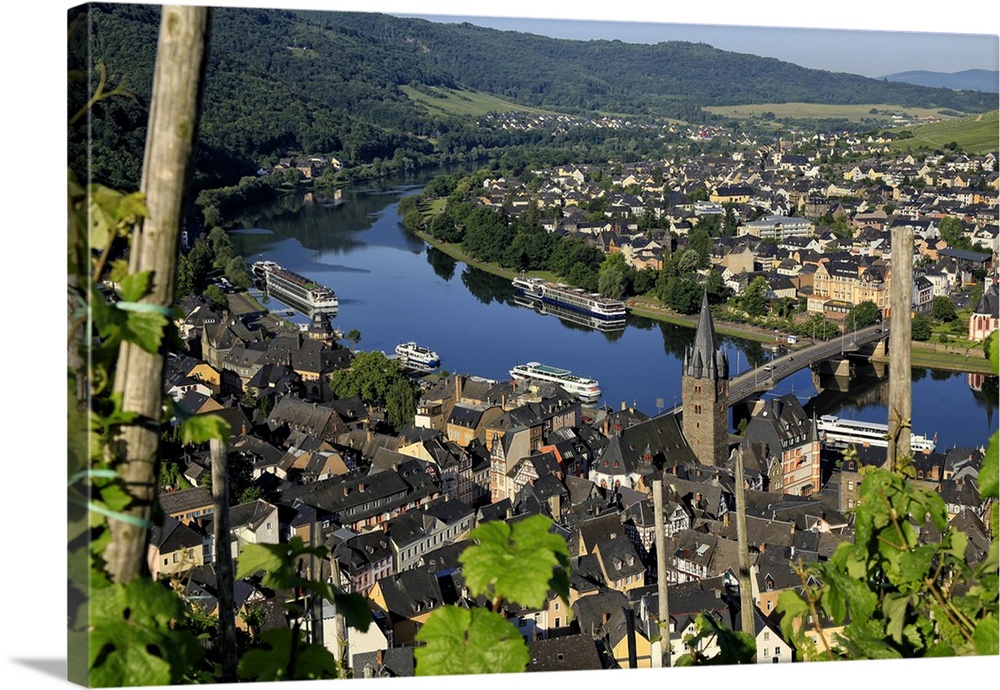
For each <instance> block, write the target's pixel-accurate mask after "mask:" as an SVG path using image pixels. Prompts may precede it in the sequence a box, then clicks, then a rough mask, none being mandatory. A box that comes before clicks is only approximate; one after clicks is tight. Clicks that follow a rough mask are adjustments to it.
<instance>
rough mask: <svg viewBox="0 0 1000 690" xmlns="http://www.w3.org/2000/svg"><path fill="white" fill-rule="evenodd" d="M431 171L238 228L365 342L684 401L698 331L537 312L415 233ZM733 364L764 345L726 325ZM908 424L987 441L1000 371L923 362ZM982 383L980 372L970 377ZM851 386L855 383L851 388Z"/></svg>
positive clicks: (864, 404)
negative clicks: (408, 208)
mask: <svg viewBox="0 0 1000 690" xmlns="http://www.w3.org/2000/svg"><path fill="white" fill-rule="evenodd" d="M427 179H429V177H428V175H427V174H425V175H423V176H420V177H414V178H411V179H407V180H392V181H383V182H377V183H370V184H367V185H365V186H359V187H354V188H349V189H345V190H343V192H342V195H341V197H340V198H339V199H336V200H332V201H323V200H319V199H314V198H311V197H306V198H305V199H303V198H302V197H286V198H284V199H282V200H280V201H278V202H275V203H272V204H268V205H266V206H261V207H258V208H255V209H250V210H249V211H247V212H246V213H245V214H243V215H242V216H241V217H239V218H238V219H237V225H238V226H239V227H238V229H235V230H233V231H232V232H231V237H232V240H233V244H234V247H235V249H236V251H237V252H238V253H240V254H242V255H243V256H244V257H246V260H247V261H248V263H249V262H252V261H256V260H258V259H260V258H264V259H269V260H271V261H276V262H277V263H279V264H281V265H282V266H285V267H287V268H289V269H290V270H292V271H295V272H297V273H300V274H302V275H304V276H307V277H309V278H311V279H313V280H315V281H317V282H319V283H322V284H324V285H328V286H329V287H331V288H333V289H334V290H335V291H336V293H337V296H338V298H339V300H340V311H339V313H338V314H337V316H336V317H335V319H334V325H335V326H336V327H337V328H339V329H340V330H341V331H343V332H345V333H346V332H348V331H350V330H352V329H356V330H358V331H360V333H361V341H360V343H359V344H358V346H357V347H358V348H360V349H365V350H381V351H384V352H386V353H392V352H393V350H394V348H395V346H396V345H397V344H399V343H400V342H403V341H409V340H413V341H416V342H417V343H419V344H421V345H424V346H426V347H430V348H431V349H434V350H436V351H437V352H438V353H439V354H440V356H441V360H442V369H444V370H447V371H451V372H460V373H464V374H470V375H475V376H482V377H485V378H489V379H494V380H504V379H508V378H509V374H508V372H509V370H510V369H511V367H513V366H514V365H515V364H518V363H524V362H529V361H538V362H542V363H544V364H549V365H553V366H559V367H564V368H566V369H570V370H572V371H573V372H574V373H576V374H578V375H582V376H588V377H592V378H596V379H597V380H598V381H599V382H600V384H601V388H602V391H603V397H602V399H601V403H607V404H609V405H610V406H611V407H613V408H616V409H617V408H619V407H620V406H621V405H623V404H625V405H629V406H633V405H634V406H635V407H637V408H638V409H639V410H641V411H642V412H645V413H646V414H650V415H652V414H656V413H657V412H658V411H659V410H660V409H662V408H670V407H672V406H673V405H674V404H675V403H679V402H680V390H681V367H682V362H683V356H684V349H685V347H687V346H688V345H689V344H690V343H691V341H692V340H693V337H694V330H693V329H690V328H685V327H681V326H675V325H672V324H667V323H662V322H657V321H653V320H650V319H645V318H640V317H635V316H631V315H630V316H629V318H628V321H627V324H626V327H625V328H624V330H621V331H617V332H612V333H602V332H599V331H596V330H592V329H590V328H587V327H583V326H578V325H575V324H570V323H568V322H565V321H562V320H561V319H558V318H557V317H555V316H551V315H541V314H538V313H536V312H535V311H533V310H531V309H528V308H525V307H521V306H518V305H516V304H515V303H514V290H513V288H512V287H511V285H510V283H509V281H507V280H506V279H503V278H499V277H497V276H494V275H492V274H489V273H486V272H484V271H481V270H478V269H475V268H472V267H469V266H467V265H466V264H464V263H461V262H458V261H456V260H454V259H452V258H451V257H449V256H448V255H446V254H444V253H443V252H441V251H439V250H437V249H435V248H433V247H429V246H428V245H427V244H425V243H424V242H423V241H422V240H421V239H419V238H417V237H415V236H413V235H412V234H411V233H409V232H408V231H407V230H406V229H405V228H404V227H403V226H402V224H401V222H400V218H399V216H398V214H397V212H396V210H397V205H398V202H399V200H400V199H402V198H403V197H404V196H407V195H410V194H416V193H418V192H419V191H420V190H421V189H422V187H423V185H424V184H425V183H426V181H427ZM720 341H721V342H722V345H723V347H724V348H725V349H726V350H727V352H728V354H729V360H730V366H731V368H732V370H733V373H734V374H735V373H737V372H739V371H744V370H746V369H747V368H748V364H747V363H748V362H751V363H752V362H755V361H756V362H761V361H763V360H764V359H765V358H766V357H767V353H766V352H765V351H764V350H762V348H761V346H760V344H759V343H756V342H753V341H748V340H743V339H740V338H731V337H726V336H722V337H720ZM859 369H860V374H861V376H860V378H859V381H858V382H857V383H856V384H855V383H852V385H851V390H850V392H849V393H847V394H846V395H840V396H831V395H830V394H824V396H822V397H821V398H820V399H819V400H818V401H817V411H818V413H820V414H824V413H825V414H838V415H840V416H842V417H848V418H852V419H863V420H866V421H880V422H883V423H885V421H886V418H887V411H886V404H885V397H886V394H885V390H886V384H887V381H886V380H885V379H882V380H881V381H880V380H878V379H877V377H876V376H875V374H874V373H873V371H872V370H871V368H870V367H864V366H862V367H859ZM913 379H914V382H913V429H914V432H915V433H922V434H926V435H928V436H933V435H935V434H937V435H938V448H939V449H942V450H943V449H947V448H950V447H953V446H979V445H983V444H985V443H986V439H987V438H988V437H989V434H990V433H991V430H992V429H995V428H996V420H997V417H996V409H997V400H996V394H995V391H996V378H995V377H991V378H988V379H987V382H986V385H985V392H983V391H977V390H974V389H973V387H972V386H970V382H969V380H968V377H967V376H966V375H965V374H951V373H945V372H936V371H928V370H924V369H915V370H914V375H913ZM973 383H974V384H975V383H978V382H973ZM855 388H856V389H857V390H855ZM785 393H794V394H795V395H797V396H798V397H799V399H800V400H802V402H803V404H805V403H806V401H807V400H808V399H810V398H813V397H815V396H816V395H817V389H816V387H815V386H814V383H813V378H812V375H811V373H810V372H809V371H808V370H805V371H800V372H798V373H797V374H795V375H793V376H791V377H789V378H787V379H785V380H784V381H782V382H781V383H780V384H779V385H778V386H777V387H776V389H775V390H774V391H772V392H771V393H770V394H769V395H781V394H785Z"/></svg>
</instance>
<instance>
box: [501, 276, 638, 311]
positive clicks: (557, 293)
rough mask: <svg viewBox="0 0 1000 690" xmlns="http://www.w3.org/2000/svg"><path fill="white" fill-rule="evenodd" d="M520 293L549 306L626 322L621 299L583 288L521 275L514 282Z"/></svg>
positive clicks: (623, 304)
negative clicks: (603, 295)
mask: <svg viewBox="0 0 1000 690" xmlns="http://www.w3.org/2000/svg"><path fill="white" fill-rule="evenodd" d="M513 284H514V287H515V288H517V291H518V293H520V294H521V295H524V296H525V297H528V298H530V299H534V300H540V301H542V302H545V303H547V304H555V305H557V306H560V307H564V308H566V309H571V310H573V311H576V312H580V313H581V314H588V315H590V316H594V317H597V318H598V319H602V320H604V321H621V322H624V321H625V303H624V302H622V301H621V300H619V299H611V298H608V297H601V296H600V295H598V294H596V293H594V292H587V291H586V290H584V289H583V288H575V287H572V286H569V285H563V284H562V283H550V282H548V281H545V280H542V279H541V278H528V277H525V276H524V275H520V276H518V277H516V278H514V280H513Z"/></svg>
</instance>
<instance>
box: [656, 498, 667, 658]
mask: <svg viewBox="0 0 1000 690" xmlns="http://www.w3.org/2000/svg"><path fill="white" fill-rule="evenodd" d="M653 513H654V514H655V522H654V525H655V529H656V535H655V544H656V595H657V599H659V616H660V665H661V666H663V668H670V602H669V601H668V599H667V554H666V553H665V551H666V550H667V538H666V528H665V526H664V524H663V480H662V479H654V480H653Z"/></svg>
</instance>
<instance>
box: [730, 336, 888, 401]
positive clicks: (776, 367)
mask: <svg viewBox="0 0 1000 690" xmlns="http://www.w3.org/2000/svg"><path fill="white" fill-rule="evenodd" d="M888 337H889V322H888V321H885V322H883V323H877V324H874V325H872V326H868V327H866V328H862V329H859V330H857V331H854V332H851V333H844V334H843V335H841V336H839V337H837V338H833V339H831V340H823V341H820V342H817V343H815V344H813V345H809V346H806V347H804V348H800V349H798V350H794V351H793V352H789V353H788V354H787V355H783V356H781V357H776V358H774V359H772V360H771V361H770V362H768V363H767V364H765V365H764V366H761V367H757V368H756V369H751V370H749V371H746V372H744V373H742V374H740V375H739V376H735V377H733V378H730V379H729V406H730V407H732V406H733V405H736V404H737V403H740V402H742V401H743V400H745V399H746V398H749V397H750V396H752V395H755V394H757V393H763V392H765V391H769V390H771V389H772V388H774V386H775V385H776V384H777V383H778V382H779V381H781V380H782V379H785V378H788V377H789V376H791V375H792V374H794V373H795V372H797V371H799V370H801V369H804V368H806V367H811V366H812V365H813V364H816V363H818V362H822V361H824V360H827V359H831V358H833V357H837V356H839V355H849V354H851V353H856V352H857V351H858V350H860V349H861V348H862V347H864V346H866V345H871V344H872V343H877V342H878V341H880V340H883V339H886V338H888Z"/></svg>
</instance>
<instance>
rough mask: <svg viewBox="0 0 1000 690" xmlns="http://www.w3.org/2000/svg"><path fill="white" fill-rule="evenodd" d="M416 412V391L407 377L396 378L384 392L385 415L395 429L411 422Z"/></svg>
mask: <svg viewBox="0 0 1000 690" xmlns="http://www.w3.org/2000/svg"><path fill="white" fill-rule="evenodd" d="M416 413H417V392H416V390H414V387H413V385H412V384H411V383H410V381H409V379H407V378H405V377H400V378H397V379H396V380H395V381H393V382H392V385H391V386H390V387H389V390H388V391H387V392H386V394H385V416H386V418H387V419H388V420H389V423H390V424H392V426H393V427H395V428H396V429H401V428H403V427H404V426H405V425H407V424H412V423H413V417H414V415H416Z"/></svg>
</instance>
